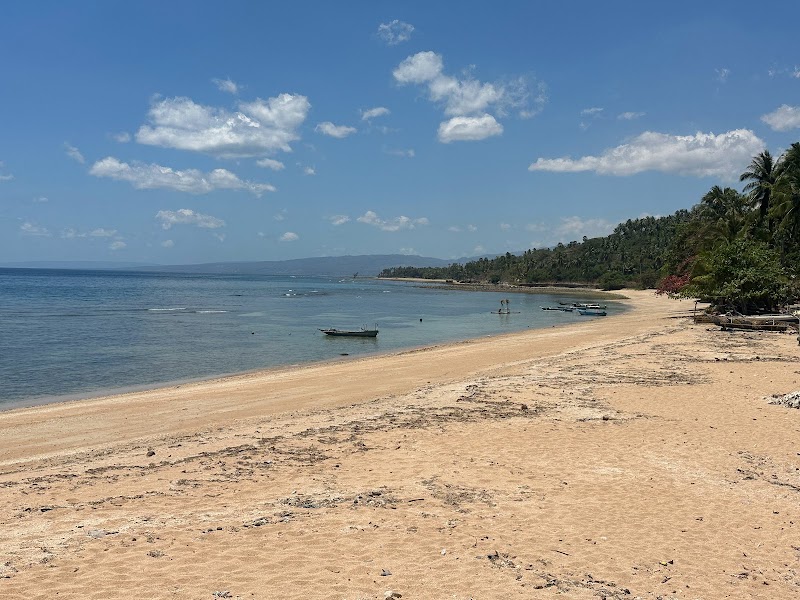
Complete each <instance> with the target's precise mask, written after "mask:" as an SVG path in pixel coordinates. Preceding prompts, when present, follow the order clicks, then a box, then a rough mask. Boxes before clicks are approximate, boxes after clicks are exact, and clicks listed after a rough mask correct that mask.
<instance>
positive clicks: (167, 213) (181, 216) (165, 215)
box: [156, 208, 225, 229]
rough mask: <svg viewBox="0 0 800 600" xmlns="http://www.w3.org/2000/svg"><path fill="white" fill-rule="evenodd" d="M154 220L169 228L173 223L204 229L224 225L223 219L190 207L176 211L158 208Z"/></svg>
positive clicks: (164, 227)
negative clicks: (195, 210)
mask: <svg viewBox="0 0 800 600" xmlns="http://www.w3.org/2000/svg"><path fill="white" fill-rule="evenodd" d="M156 220H158V221H160V222H161V227H162V228H163V229H170V228H171V227H172V226H173V225H194V226H195V227H202V228H204V229H219V228H220V227H225V221H223V220H222V219H218V218H217V217H212V216H211V215H204V214H202V213H198V212H194V211H193V210H192V209H190V208H181V209H178V210H176V211H172V210H160V211H158V212H157V213H156Z"/></svg>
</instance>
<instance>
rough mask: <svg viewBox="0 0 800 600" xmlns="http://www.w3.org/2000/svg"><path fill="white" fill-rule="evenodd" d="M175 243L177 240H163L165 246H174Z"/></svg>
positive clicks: (162, 243) (162, 244)
mask: <svg viewBox="0 0 800 600" xmlns="http://www.w3.org/2000/svg"><path fill="white" fill-rule="evenodd" d="M174 245H175V242H173V241H172V240H164V241H163V242H161V246H162V247H163V248H172V247H173V246H174Z"/></svg>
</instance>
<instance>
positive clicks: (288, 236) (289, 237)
mask: <svg viewBox="0 0 800 600" xmlns="http://www.w3.org/2000/svg"><path fill="white" fill-rule="evenodd" d="M279 239H280V241H282V242H296V241H297V240H299V239H300V236H299V235H297V234H296V233H295V232H293V231H287V232H286V233H284V234H283V235H282V236H281V237H280V238H279Z"/></svg>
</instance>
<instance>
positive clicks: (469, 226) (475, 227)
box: [467, 225, 478, 231]
mask: <svg viewBox="0 0 800 600" xmlns="http://www.w3.org/2000/svg"><path fill="white" fill-rule="evenodd" d="M467 231H478V227H477V225H467Z"/></svg>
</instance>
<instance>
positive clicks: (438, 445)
mask: <svg viewBox="0 0 800 600" xmlns="http://www.w3.org/2000/svg"><path fill="white" fill-rule="evenodd" d="M629 295H630V297H631V300H630V303H631V305H632V307H633V308H632V310H631V312H629V313H627V314H625V315H622V316H618V317H608V318H606V319H588V318H587V320H586V321H585V322H582V323H580V324H578V325H575V326H569V327H563V328H555V329H549V330H537V331H530V332H523V333H518V334H513V335H507V336H498V337H492V338H484V339H480V340H474V341H471V342H465V343H460V344H452V345H445V346H439V347H434V348H429V349H423V350H417V351H411V352H403V353H398V354H393V355H389V356H380V357H371V358H363V359H356V360H347V361H342V362H336V363H331V364H324V365H313V366H306V367H300V368H294V369H283V370H275V371H268V372H264V373H257V374H248V375H244V376H237V377H231V378H226V379H220V380H216V381H211V382H204V383H198V384H189V385H182V386H178V387H172V388H167V389H161V390H153V391H147V392H141V393H132V394H127V395H122V396H117V397H110V398H102V399H94V400H84V401H79V402H71V403H64V404H57V405H49V406H44V407H37V408H30V409H21V410H16V411H9V412H5V413H0V492H2V493H0V597H2V598H4V599H5V598H26V599H27V598H56V597H57V598H80V599H86V598H192V599H202V598H207V599H209V600H214V599H215V598H347V599H357V598H378V599H381V598H384V597H385V596H386V595H387V594H388V592H390V591H391V592H394V593H395V597H398V595H399V594H402V597H403V598H404V599H411V598H459V599H461V598H556V597H567V598H587V599H588V598H614V599H621V598H631V599H632V598H652V599H656V598H703V599H712V598H765V599H766V598H769V599H775V598H792V597H800V502H798V501H800V470H799V469H800V456H798V451H800V445H799V444H798V440H800V436H798V430H800V411H798V410H796V409H789V408H786V407H782V406H774V405H770V404H768V403H767V402H766V401H765V396H767V395H770V394H784V393H787V392H790V391H793V390H796V389H798V388H800V385H798V380H800V362H799V361H798V346H797V341H796V339H795V337H794V336H790V335H782V334H774V333H763V334H761V333H752V332H747V333H726V332H722V331H719V330H718V329H717V328H715V327H713V326H709V325H693V324H691V323H690V321H689V320H688V319H679V318H672V317H674V316H675V314H677V313H679V312H684V313H685V312H686V311H688V309H689V308H691V304H688V303H685V302H684V303H679V302H676V301H671V300H667V299H665V298H659V297H655V296H653V295H652V294H651V293H647V292H630V293H629Z"/></svg>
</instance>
